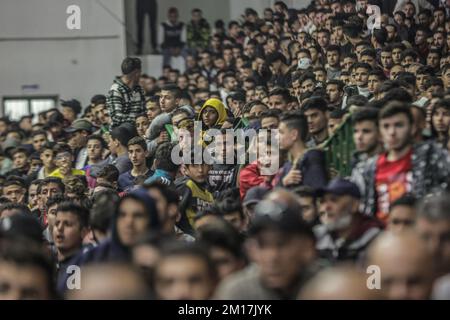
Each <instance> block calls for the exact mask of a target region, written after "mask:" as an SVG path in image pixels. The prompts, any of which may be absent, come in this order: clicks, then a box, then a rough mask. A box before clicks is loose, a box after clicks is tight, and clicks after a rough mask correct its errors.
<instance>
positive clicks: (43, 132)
mask: <svg viewBox="0 0 450 320" xmlns="http://www.w3.org/2000/svg"><path fill="white" fill-rule="evenodd" d="M39 135H44V136H45V140H47V132H45V131H44V130H36V131H33V132H32V133H31V135H30V136H31V138H34V137H35V136H39Z"/></svg>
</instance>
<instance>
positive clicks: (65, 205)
mask: <svg viewBox="0 0 450 320" xmlns="http://www.w3.org/2000/svg"><path fill="white" fill-rule="evenodd" d="M58 212H70V213H72V214H74V215H76V216H77V218H78V222H79V223H80V227H81V228H84V227H87V226H88V225H89V211H88V210H87V209H86V208H84V207H82V206H79V205H77V204H75V203H73V202H71V201H66V202H62V203H60V204H59V205H58V208H57V209H56V215H58Z"/></svg>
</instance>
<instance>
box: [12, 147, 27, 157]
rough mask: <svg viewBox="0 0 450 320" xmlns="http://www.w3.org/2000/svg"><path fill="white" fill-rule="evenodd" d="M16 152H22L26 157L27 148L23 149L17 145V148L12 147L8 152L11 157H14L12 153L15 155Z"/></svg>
mask: <svg viewBox="0 0 450 320" xmlns="http://www.w3.org/2000/svg"><path fill="white" fill-rule="evenodd" d="M16 153H24V154H25V156H27V157H28V150H27V149H25V148H24V147H17V148H14V149H13V150H12V151H11V153H10V154H11V156H12V157H14V155H15V154H16Z"/></svg>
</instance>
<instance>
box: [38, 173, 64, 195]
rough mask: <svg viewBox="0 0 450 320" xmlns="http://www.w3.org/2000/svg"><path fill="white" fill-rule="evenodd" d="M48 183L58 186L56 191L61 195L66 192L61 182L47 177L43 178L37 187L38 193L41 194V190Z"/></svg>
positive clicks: (58, 179) (55, 178)
mask: <svg viewBox="0 0 450 320" xmlns="http://www.w3.org/2000/svg"><path fill="white" fill-rule="evenodd" d="M50 183H54V184H57V185H58V189H59V190H60V191H61V193H64V191H66V186H65V185H64V183H63V181H62V180H61V179H60V178H57V177H47V178H44V179H43V180H42V182H41V184H40V185H39V188H38V191H39V193H41V191H42V188H43V187H44V186H46V185H48V184H50Z"/></svg>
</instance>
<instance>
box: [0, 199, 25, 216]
mask: <svg viewBox="0 0 450 320" xmlns="http://www.w3.org/2000/svg"><path fill="white" fill-rule="evenodd" d="M5 210H17V211H19V212H20V213H23V214H27V215H31V211H30V209H29V208H28V207H27V206H26V205H24V204H23V203H15V202H7V203H4V204H2V205H0V217H1V215H2V213H3V211H5Z"/></svg>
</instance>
